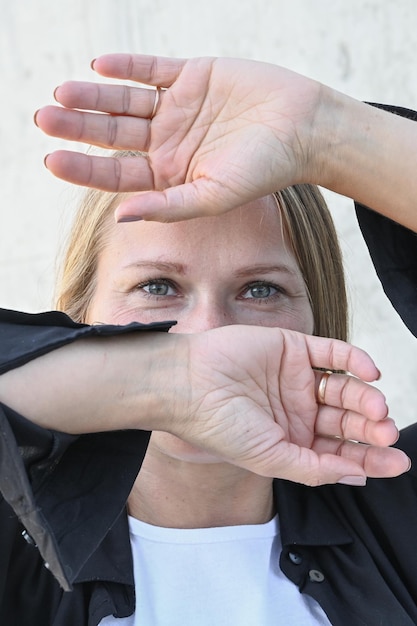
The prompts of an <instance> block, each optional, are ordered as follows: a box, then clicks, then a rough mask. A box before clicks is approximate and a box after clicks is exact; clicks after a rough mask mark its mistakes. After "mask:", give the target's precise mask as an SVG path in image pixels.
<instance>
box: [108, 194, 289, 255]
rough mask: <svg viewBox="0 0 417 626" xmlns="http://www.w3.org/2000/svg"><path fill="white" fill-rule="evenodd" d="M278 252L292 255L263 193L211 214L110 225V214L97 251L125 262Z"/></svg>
mask: <svg viewBox="0 0 417 626" xmlns="http://www.w3.org/2000/svg"><path fill="white" fill-rule="evenodd" d="M272 250H273V251H275V252H278V251H280V252H281V254H285V255H289V256H292V253H291V251H290V250H289V246H288V244H287V242H286V241H285V238H284V235H283V232H282V224H281V216H280V212H279V208H278V205H277V202H276V200H275V198H274V197H273V196H266V197H264V198H261V199H259V200H256V201H254V202H251V203H249V204H246V205H243V206H241V207H238V208H237V209H233V210H231V211H228V212H227V213H225V214H223V215H219V216H215V217H201V218H194V219H191V220H186V221H182V222H174V223H170V224H163V223H159V222H130V223H122V224H116V223H115V222H114V220H113V219H112V216H110V218H109V220H108V229H107V235H106V238H105V241H104V246H103V253H102V254H104V255H105V256H106V257H109V256H111V257H113V260H114V261H115V260H116V258H118V259H120V260H121V259H122V258H126V260H128V257H129V256H132V255H134V256H139V257H140V256H146V255H148V254H150V253H156V254H160V255H161V256H164V257H165V256H172V255H179V256H187V255H199V256H201V255H206V256H210V255H211V256H213V255H215V254H216V253H217V254H219V253H220V252H221V253H222V254H223V255H224V254H226V253H227V252H229V253H230V254H236V253H245V254H246V255H249V254H258V255H261V254H263V253H267V252H268V251H272Z"/></svg>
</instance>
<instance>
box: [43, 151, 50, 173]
mask: <svg viewBox="0 0 417 626" xmlns="http://www.w3.org/2000/svg"><path fill="white" fill-rule="evenodd" d="M48 157H49V154H47V155H46V157H45V158H44V160H43V164H44V166H45V167H46V168H47V169H48V163H47V162H46V161H47V159H48Z"/></svg>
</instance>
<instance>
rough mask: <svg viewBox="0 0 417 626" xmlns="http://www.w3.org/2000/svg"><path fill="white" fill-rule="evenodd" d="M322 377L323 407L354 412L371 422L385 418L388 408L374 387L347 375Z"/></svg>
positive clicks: (383, 397) (383, 398)
mask: <svg viewBox="0 0 417 626" xmlns="http://www.w3.org/2000/svg"><path fill="white" fill-rule="evenodd" d="M317 374H318V373H316V378H317ZM324 376H326V379H325V383H326V384H325V387H324V392H323V393H322V395H323V404H324V405H327V406H329V407H338V408H341V409H342V408H343V409H345V410H349V411H355V412H356V413H359V414H361V415H364V416H366V417H367V418H369V419H373V420H381V419H384V418H385V417H387V415H388V407H387V404H386V401H385V396H384V395H383V394H382V392H381V391H380V390H379V389H377V388H376V387H373V386H372V385H369V384H367V383H365V382H364V381H362V380H360V379H359V378H356V377H355V376H349V375H347V374H335V373H333V374H330V375H328V374H324ZM321 377H323V374H321ZM319 379H320V376H319ZM325 432H327V431H325Z"/></svg>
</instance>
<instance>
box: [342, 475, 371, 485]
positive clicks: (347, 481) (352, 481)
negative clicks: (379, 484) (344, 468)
mask: <svg viewBox="0 0 417 626" xmlns="http://www.w3.org/2000/svg"><path fill="white" fill-rule="evenodd" d="M337 482H338V483H339V484H340V485H351V486H352V487H365V485H366V476H343V478H340V480H338V481H337Z"/></svg>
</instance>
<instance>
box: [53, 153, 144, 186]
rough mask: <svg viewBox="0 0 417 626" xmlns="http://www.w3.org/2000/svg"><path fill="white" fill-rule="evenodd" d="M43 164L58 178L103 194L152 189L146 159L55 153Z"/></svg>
mask: <svg viewBox="0 0 417 626" xmlns="http://www.w3.org/2000/svg"><path fill="white" fill-rule="evenodd" d="M45 165H46V167H47V168H48V170H50V171H51V172H52V174H54V175H55V176H57V177H58V178H62V179H63V180H67V181H68V182H70V183H74V184H76V185H82V186H84V187H94V188H96V189H102V190H103V191H119V192H125V191H140V190H142V189H149V188H152V186H153V176H152V171H151V169H150V167H149V163H148V161H147V159H146V158H145V157H140V156H135V157H128V156H126V157H123V158H113V157H99V156H92V155H86V154H81V153H78V152H69V151H67V150H57V151H56V152H52V153H51V154H49V155H48V156H47V157H46V159H45Z"/></svg>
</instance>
